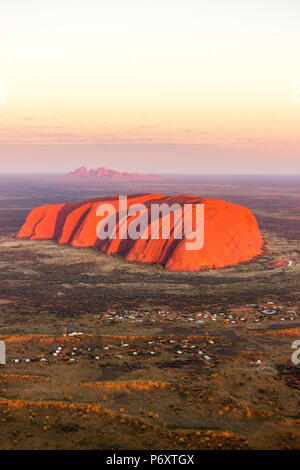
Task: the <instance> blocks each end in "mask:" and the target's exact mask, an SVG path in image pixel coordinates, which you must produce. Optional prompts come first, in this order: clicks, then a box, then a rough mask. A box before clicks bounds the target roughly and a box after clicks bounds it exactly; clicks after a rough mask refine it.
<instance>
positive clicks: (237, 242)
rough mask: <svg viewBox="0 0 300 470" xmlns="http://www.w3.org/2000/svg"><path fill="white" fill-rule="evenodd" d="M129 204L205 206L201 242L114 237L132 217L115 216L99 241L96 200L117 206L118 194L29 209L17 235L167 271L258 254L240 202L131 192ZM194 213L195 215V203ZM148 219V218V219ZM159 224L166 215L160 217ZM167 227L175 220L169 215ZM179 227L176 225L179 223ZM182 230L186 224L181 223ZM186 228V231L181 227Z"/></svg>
mask: <svg viewBox="0 0 300 470" xmlns="http://www.w3.org/2000/svg"><path fill="white" fill-rule="evenodd" d="M127 197H128V207H130V206H131V205H132V204H136V203H143V204H144V205H145V206H146V207H147V209H148V213H149V212H150V210H151V204H153V203H157V204H162V203H165V204H168V205H169V206H170V205H172V204H174V203H179V204H181V205H183V204H188V203H189V204H194V205H195V204H204V246H203V248H202V249H198V250H188V249H186V246H185V244H186V243H185V242H186V239H185V238H184V236H183V238H182V239H174V231H175V230H173V232H172V231H171V238H170V239H168V240H166V239H162V237H161V236H160V238H158V239H154V238H151V237H148V238H146V239H142V238H139V239H137V240H133V239H131V238H129V237H128V239H123V240H122V239H118V238H119V237H118V233H119V230H120V228H121V227H122V222H124V221H126V224H127V226H128V225H129V224H130V222H132V220H133V219H134V218H135V217H127V218H125V217H124V216H123V218H122V216H121V217H120V220H119V218H118V217H117V224H116V234H117V237H116V239H106V240H99V239H98V237H97V233H96V227H97V224H98V223H99V221H100V220H101V219H103V218H101V217H99V216H97V215H96V210H97V207H98V206H99V203H109V204H112V205H113V206H114V207H115V209H116V211H117V212H118V208H119V196H112V197H106V198H97V199H90V200H87V201H83V202H79V203H73V204H55V205H49V206H43V207H38V208H36V209H34V210H32V211H31V212H30V213H29V215H28V217H27V220H26V222H25V224H24V225H23V227H22V228H21V230H20V232H19V233H18V235H17V238H29V239H31V240H41V239H55V240H57V241H58V243H67V244H69V245H72V246H76V247H89V246H96V247H98V248H99V250H101V251H102V252H104V253H106V254H111V253H117V254H120V255H122V256H123V257H124V258H125V259H126V260H128V261H137V262H143V263H158V264H161V265H163V266H164V267H165V268H166V269H169V270H181V271H198V270H202V269H209V268H214V269H217V268H222V267H224V266H230V265H234V264H237V263H239V262H242V261H249V260H251V259H253V258H254V257H256V256H257V255H259V254H261V253H262V247H263V239H262V237H261V234H260V231H259V227H258V224H257V222H256V219H255V217H254V215H253V213H252V212H251V211H250V210H249V209H247V208H245V207H243V206H240V205H237V204H232V203H230V202H226V201H221V200H217V199H206V198H200V197H197V196H189V195H180V196H164V195H163V194H135V195H129V196H127ZM193 207H194V213H195V206H193ZM149 221H150V217H149ZM160 223H161V224H162V226H163V225H164V224H166V223H167V218H166V217H162V218H161V221H160ZM171 228H172V229H174V218H173V217H172V216H171ZM177 229H178V227H177ZM183 229H184V226H183ZM183 231H184V230H183Z"/></svg>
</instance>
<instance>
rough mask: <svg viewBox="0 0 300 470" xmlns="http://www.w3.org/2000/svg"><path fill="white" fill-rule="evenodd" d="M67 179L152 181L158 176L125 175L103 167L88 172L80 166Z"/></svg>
mask: <svg viewBox="0 0 300 470" xmlns="http://www.w3.org/2000/svg"><path fill="white" fill-rule="evenodd" d="M66 177H68V178H99V179H104V180H110V179H111V180H123V179H124V180H136V179H153V178H158V175H151V174H147V175H142V174H140V173H126V172H120V171H116V170H110V169H108V168H105V167H100V168H97V169H91V170H88V169H87V168H86V167H85V166H81V167H80V168H78V169H77V170H75V171H72V172H71V173H68V174H67V175H66Z"/></svg>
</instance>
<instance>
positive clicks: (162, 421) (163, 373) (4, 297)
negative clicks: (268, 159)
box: [0, 176, 300, 449]
mask: <svg viewBox="0 0 300 470" xmlns="http://www.w3.org/2000/svg"><path fill="white" fill-rule="evenodd" d="M299 183H300V179H299V178H296V177H285V178H283V177H282V178H275V177H274V178H271V177H258V178H255V177H252V178H250V177H247V178H246V177H229V176H227V177H225V176H224V177H209V176H207V177H201V178H200V177H198V178H196V177H187V178H185V179H183V178H181V179H180V178H175V177H172V178H170V177H169V178H162V179H161V180H158V181H157V182H155V181H151V182H150V181H147V182H127V183H126V182H119V183H117V182H115V183H111V182H110V183H105V184H104V183H102V182H101V187H100V186H99V183H91V182H89V185H88V186H87V183H85V182H78V183H74V182H67V183H66V182H62V181H60V180H59V179H58V178H47V179H42V178H33V177H28V178H17V177H14V178H9V177H0V339H3V340H5V341H6V346H7V364H6V365H3V366H1V365H0V448H4V449H14V448H16V449H29V448H36V449H39V448H43V449H46V448H47V449H65V448H68V449H95V448H96V449H133V448H136V449H147V448H149V449H161V448H164V449H207V448H208V449H215V448H217V449H242V448H250V449H268V448H272V449H299V448H300V426H299V425H300V413H299V409H300V408H299V405H300V394H299V389H300V366H296V365H294V364H293V363H292V361H291V356H292V353H293V350H292V343H293V341H295V340H297V339H298V340H299V339H300V313H299V307H300V295H299V272H300V263H299V253H300V252H299V233H300V218H299V186H300V185H299ZM146 191H147V192H154V191H155V192H161V193H164V194H180V193H185V194H188V193H190V194H198V195H200V196H201V195H203V196H207V197H215V198H220V199H225V200H228V201H231V202H236V203H239V204H243V205H245V206H247V207H249V208H250V209H252V210H253V211H254V213H255V215H256V217H257V220H258V222H259V225H260V228H261V231H262V235H263V237H264V240H265V251H264V254H263V255H262V256H260V257H259V258H258V259H256V260H253V261H251V262H249V263H242V264H240V265H238V266H234V267H228V268H226V269H222V270H217V271H214V270H211V271H206V272H199V273H183V272H168V271H166V270H165V269H163V268H162V267H159V266H156V265H142V264H137V263H127V262H126V261H124V260H123V259H122V258H120V257H117V256H110V257H108V256H106V255H104V254H102V253H99V252H98V251H97V250H95V249H91V248H89V249H84V248H80V249H75V248H72V247H69V246H61V245H60V246H58V245H57V244H56V243H55V242H54V241H39V242H36V241H26V240H16V239H14V238H13V237H12V233H16V232H17V231H18V230H19V228H20V227H21V225H22V223H23V222H24V220H25V217H26V215H27V214H28V212H29V211H30V210H31V209H32V208H33V207H36V206H38V205H43V204H51V203H58V202H72V201H80V200H83V199H88V198H91V197H95V196H98V195H112V194H119V193H138V192H146ZM282 260H284V261H288V262H289V263H288V266H283V267H280V265H276V263H277V262H278V261H282Z"/></svg>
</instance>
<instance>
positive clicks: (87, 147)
mask: <svg viewBox="0 0 300 470" xmlns="http://www.w3.org/2000/svg"><path fill="white" fill-rule="evenodd" d="M262 3H264V4H262ZM299 25H300V4H299V1H298V0H286V1H285V2H282V1H281V0H268V1H266V2H261V1H259V0H253V1H252V2H249V1H246V0H210V2H208V1H201V0H187V1H184V2H183V1H182V0H160V1H159V0H157V1H156V0H152V1H148V0H126V1H124V0H123V1H121V0H110V1H109V2H107V1H98V0H86V1H85V2H82V1H79V0H52V1H51V2H50V1H44V2H40V1H38V0H28V1H26V2H24V1H22V0H2V2H1V17H0V44H1V51H0V64H1V68H0V83H1V82H2V83H4V84H5V95H6V96H5V98H6V99H5V102H3V104H0V172H14V171H18V172H23V171H24V172H31V171H45V172H48V171H55V172H60V171H67V170H72V169H74V168H75V167H76V166H80V165H86V166H88V167H92V166H102V165H106V166H109V167H112V168H115V169H120V170H129V171H152V172H154V171H155V172H175V173H176V172H177V173H178V172H185V173H193V172H199V173H201V172H204V173H205V172H222V173H224V172H225V173H241V172H242V173H260V172H263V173H299V170H300V158H299V156H300V132H299V124H300V54H299V44H300V27H299ZM298 82H299V83H298ZM293 85H295V88H293ZM298 88H299V100H298V94H297V89H298ZM2 95H3V89H2ZM0 101H1V92H0ZM2 101H3V100H2ZM298 101H299V103H298Z"/></svg>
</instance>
